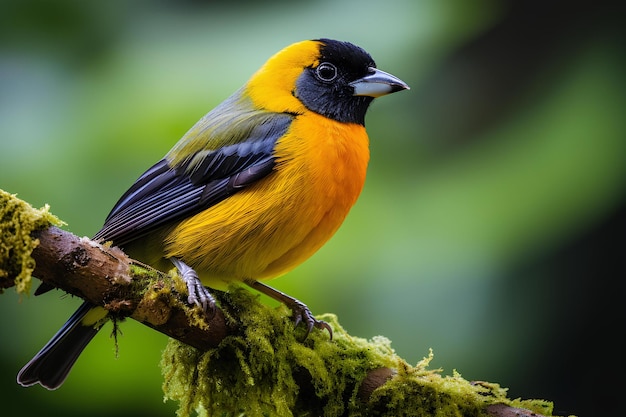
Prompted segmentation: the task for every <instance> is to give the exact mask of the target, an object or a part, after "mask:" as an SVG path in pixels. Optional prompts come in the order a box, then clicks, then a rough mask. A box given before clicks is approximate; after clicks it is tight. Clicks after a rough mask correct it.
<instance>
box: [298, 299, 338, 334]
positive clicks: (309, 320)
mask: <svg viewBox="0 0 626 417" xmlns="http://www.w3.org/2000/svg"><path fill="white" fill-rule="evenodd" d="M289 307H290V308H291V311H292V313H293V315H292V317H293V321H294V324H295V326H296V327H297V326H298V325H299V324H300V323H302V324H304V326H305V327H306V333H305V334H304V339H303V340H306V338H307V337H308V336H309V333H311V330H313V328H314V327H317V328H318V329H320V330H324V329H326V330H328V334H329V335H330V339H331V340H332V339H333V329H332V328H331V327H330V324H328V323H326V322H325V321H324V320H318V319H316V318H315V317H314V316H313V314H312V313H311V310H309V308H308V307H307V306H306V305H305V304H304V303H302V302H300V301H298V300H295V301H294V302H293V304H292V305H290V306H289Z"/></svg>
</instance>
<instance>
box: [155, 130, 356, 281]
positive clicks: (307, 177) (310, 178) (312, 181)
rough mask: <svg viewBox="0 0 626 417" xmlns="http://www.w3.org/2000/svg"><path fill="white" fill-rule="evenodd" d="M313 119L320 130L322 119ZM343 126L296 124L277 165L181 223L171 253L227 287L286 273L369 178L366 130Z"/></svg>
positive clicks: (330, 229) (169, 243) (337, 220)
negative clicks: (314, 131) (307, 136)
mask: <svg viewBox="0 0 626 417" xmlns="http://www.w3.org/2000/svg"><path fill="white" fill-rule="evenodd" d="M325 120H326V119H325ZM310 122H311V123H313V122H315V123H317V124H316V127H317V128H318V131H319V126H318V124H319V123H320V121H319V120H317V121H315V120H314V121H310ZM322 122H323V123H326V122H325V121H322ZM332 123H335V124H336V122H332ZM294 124H295V122H294ZM338 125H339V126H334V125H333V126H332V127H333V131H332V132H322V131H319V132H320V134H318V135H317V136H318V138H317V139H318V140H313V141H312V140H310V139H309V140H307V141H303V140H299V139H298V137H299V135H300V133H299V130H300V129H306V127H307V126H306V125H303V124H302V123H301V124H300V125H297V124H296V125H295V126H294V127H292V132H291V133H290V134H291V135H294V136H293V137H290V136H287V137H285V138H284V140H283V141H282V142H281V143H279V144H278V145H277V147H276V154H277V165H276V170H275V171H274V172H273V173H271V174H270V175H268V176H267V177H266V178H264V179H262V180H260V181H259V182H257V183H255V184H253V185H251V186H249V187H248V188H246V189H244V190H242V191H240V192H238V193H236V194H234V195H232V196H230V197H229V198H227V199H226V200H224V201H222V202H220V203H219V204H216V205H215V206H213V207H210V208H209V209H207V210H204V211H203V212H201V213H199V214H197V215H195V216H193V217H191V218H189V219H186V220H184V221H182V222H181V223H179V224H178V225H177V226H175V227H174V228H173V229H172V230H171V232H170V233H169V235H168V236H167V238H166V242H165V249H166V254H167V256H168V257H172V256H176V257H179V258H182V259H183V260H184V261H185V262H186V263H188V264H189V265H190V266H191V267H193V268H194V269H196V271H197V272H198V273H199V275H200V277H201V279H202V281H203V283H204V284H205V285H208V286H211V287H214V288H223V287H224V285H225V283H228V282H230V281H237V280H244V279H268V278H273V277H276V276H279V275H282V274H284V273H286V272H288V271H289V270H291V269H293V268H294V267H296V266H297V265H299V264H300V263H302V262H303V261H304V260H306V259H307V258H309V257H310V256H311V255H313V253H315V252H316V251H317V250H318V249H319V248H320V247H321V246H322V245H323V244H324V243H326V241H327V240H328V239H329V238H330V237H331V236H332V235H333V234H334V233H335V232H336V231H337V229H338V228H339V226H340V225H341V223H342V222H343V220H344V219H345V217H346V215H347V214H348V211H349V210H350V208H351V207H352V205H353V204H354V203H355V201H356V199H357V197H358V195H359V193H360V191H361V189H362V187H363V183H364V180H365V169H366V167H367V162H368V153H367V152H368V151H367V136H366V135H365V132H364V130H362V129H359V128H361V126H352V129H353V130H350V129H347V127H350V126H351V125H348V126H346V125H343V124H338ZM306 130H307V131H308V132H309V133H310V132H311V129H306ZM322 133H323V134H322ZM330 133H332V136H329V135H330ZM355 133H356V134H355ZM294 141H296V142H295V143H297V146H295V145H294ZM355 141H356V143H355ZM311 142H314V143H312V145H316V146H311V147H308V146H307V144H308V143H311ZM344 142H349V143H344Z"/></svg>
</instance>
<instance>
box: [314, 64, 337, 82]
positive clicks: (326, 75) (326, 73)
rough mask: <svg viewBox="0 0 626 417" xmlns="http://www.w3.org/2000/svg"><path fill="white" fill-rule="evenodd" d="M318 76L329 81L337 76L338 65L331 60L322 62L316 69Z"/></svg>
mask: <svg viewBox="0 0 626 417" xmlns="http://www.w3.org/2000/svg"><path fill="white" fill-rule="evenodd" d="M315 73H316V74H317V77H318V78H319V79H320V80H322V81H325V82H329V81H332V80H334V79H335V78H337V67H336V66H334V65H333V64H331V63H330V62H322V63H321V64H319V65H318V66H317V68H316V69H315Z"/></svg>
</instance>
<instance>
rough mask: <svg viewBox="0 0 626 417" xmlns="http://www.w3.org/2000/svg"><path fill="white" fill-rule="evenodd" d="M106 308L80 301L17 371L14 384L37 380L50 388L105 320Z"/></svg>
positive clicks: (34, 382) (66, 371)
mask: <svg viewBox="0 0 626 417" xmlns="http://www.w3.org/2000/svg"><path fill="white" fill-rule="evenodd" d="M106 315H107V311H106V310H105V309H104V308H102V307H98V306H96V305H94V304H91V303H88V302H84V303H83V304H82V305H81V306H80V307H79V308H78V310H76V312H75V313H74V314H72V317H70V318H69V320H68V321H67V322H66V323H65V324H64V325H63V327H61V329H60V330H59V331H58V332H57V333H56V334H55V335H54V336H53V337H52V339H50V341H49V342H48V343H46V345H45V346H44V347H43V348H42V349H41V350H40V351H39V352H38V353H37V354H36V355H35V357H34V358H33V359H31V360H30V362H28V363H27V364H26V365H24V367H23V368H22V369H21V370H20V372H19V373H18V374H17V382H18V384H20V385H22V386H24V387H29V386H31V385H35V384H41V385H42V386H43V387H45V388H47V389H50V390H53V389H57V388H59V387H60V386H61V384H63V381H65V378H66V377H67V374H68V373H69V372H70V369H72V366H73V365H74V363H75V362H76V359H78V356H80V354H81V352H82V351H83V349H85V347H86V346H87V344H88V343H89V342H90V341H91V339H93V337H94V336H95V335H96V333H98V330H100V328H102V325H103V324H104V323H105V322H106V320H105V318H106Z"/></svg>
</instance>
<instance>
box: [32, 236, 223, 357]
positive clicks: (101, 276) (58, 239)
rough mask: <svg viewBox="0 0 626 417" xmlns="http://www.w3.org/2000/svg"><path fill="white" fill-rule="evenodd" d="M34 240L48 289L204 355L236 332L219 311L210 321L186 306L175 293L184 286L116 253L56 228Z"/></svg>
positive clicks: (41, 276) (38, 266)
mask: <svg viewBox="0 0 626 417" xmlns="http://www.w3.org/2000/svg"><path fill="white" fill-rule="evenodd" d="M34 237H36V238H37V239H38V240H39V245H38V246H37V247H36V248H35V249H34V250H33V252H32V257H33V259H34V260H35V263H36V268H35V270H34V272H33V274H34V275H36V276H37V277H38V278H39V279H41V281H42V282H44V283H46V284H48V285H51V286H54V287H56V288H60V289H62V290H64V291H66V292H68V293H70V294H73V295H75V296H77V297H80V298H82V299H84V300H87V301H89V302H91V303H93V304H97V305H102V306H104V307H105V308H106V309H107V310H109V311H111V312H112V313H113V314H114V315H116V316H118V317H130V318H132V319H135V320H137V321H139V322H141V323H143V324H145V325H147V326H149V327H152V328H153V329H155V330H158V331H159V332H161V333H164V334H166V335H168V336H170V337H173V338H175V339H178V340H180V341H181V342H183V343H186V344H188V345H190V346H193V347H195V348H198V349H201V350H207V349H210V348H213V347H216V346H217V345H218V344H219V343H220V342H221V341H222V339H224V337H225V336H226V335H227V334H228V333H229V332H231V331H232V329H229V328H228V326H227V325H226V320H225V318H224V314H223V313H222V311H221V310H219V309H218V310H217V311H216V314H215V315H214V316H213V317H212V318H208V317H206V316H205V315H204V313H203V312H202V311H201V309H200V308H198V307H190V306H188V305H187V304H186V303H185V302H184V301H183V297H182V295H181V292H182V291H180V292H179V291H177V289H178V290H180V289H181V287H182V288H184V284H183V285H181V284H180V283H179V282H176V278H173V277H172V276H170V275H168V274H165V273H163V272H161V271H157V270H155V269H152V268H150V267H149V266H145V265H143V264H141V263H140V262H138V261H135V260H132V259H130V258H129V257H128V256H126V254H125V253H124V252H122V251H121V250H120V249H118V248H116V247H109V246H103V245H101V244H99V243H96V242H94V241H92V240H89V239H87V238H79V237H77V236H75V235H73V234H71V233H69V232H66V231H63V230H61V229H59V228H57V227H50V228H47V229H44V230H42V231H40V232H37V233H35V234H34ZM183 291H185V290H184V289H183ZM183 294H184V293H183Z"/></svg>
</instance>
